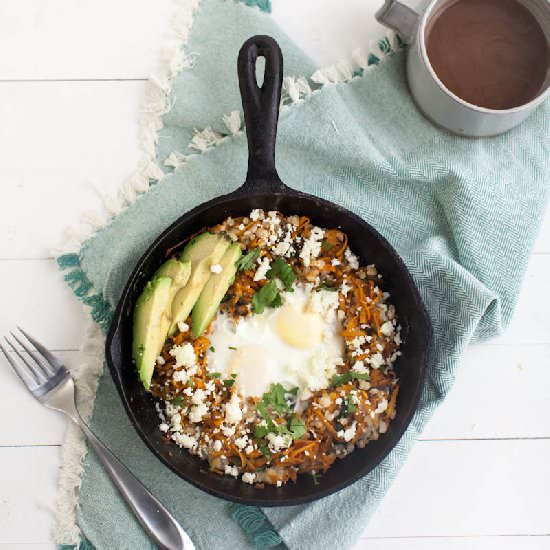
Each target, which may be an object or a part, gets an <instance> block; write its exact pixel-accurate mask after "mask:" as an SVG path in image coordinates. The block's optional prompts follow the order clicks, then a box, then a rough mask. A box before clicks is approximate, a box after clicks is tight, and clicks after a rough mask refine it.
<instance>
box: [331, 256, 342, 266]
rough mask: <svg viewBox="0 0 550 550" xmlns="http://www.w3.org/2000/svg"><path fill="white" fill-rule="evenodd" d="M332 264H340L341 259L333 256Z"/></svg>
mask: <svg viewBox="0 0 550 550" xmlns="http://www.w3.org/2000/svg"><path fill="white" fill-rule="evenodd" d="M330 263H331V265H340V260H339V259H338V258H332V260H331V262H330Z"/></svg>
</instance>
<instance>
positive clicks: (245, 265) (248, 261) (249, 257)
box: [236, 248, 260, 271]
mask: <svg viewBox="0 0 550 550" xmlns="http://www.w3.org/2000/svg"><path fill="white" fill-rule="evenodd" d="M259 256H260V249H259V248H253V249H252V250H251V251H250V252H249V253H248V254H246V255H244V256H243V257H242V258H241V259H239V260H238V261H237V263H236V265H237V269H238V270H239V271H246V270H247V269H252V267H254V262H255V261H256V260H257V259H258V257H259Z"/></svg>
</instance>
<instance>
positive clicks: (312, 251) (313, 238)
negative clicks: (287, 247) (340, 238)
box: [300, 226, 325, 267]
mask: <svg viewBox="0 0 550 550" xmlns="http://www.w3.org/2000/svg"><path fill="white" fill-rule="evenodd" d="M324 236H325V232H324V230H323V229H321V228H320V227H317V226H314V227H313V229H312V230H311V233H310V235H309V237H308V238H307V239H306V240H305V241H304V244H303V245H302V250H301V251H300V258H301V259H302V262H303V264H304V265H305V266H306V267H307V266H309V265H310V263H311V259H312V258H317V257H318V256H319V254H320V253H321V241H322V239H323V237H324Z"/></svg>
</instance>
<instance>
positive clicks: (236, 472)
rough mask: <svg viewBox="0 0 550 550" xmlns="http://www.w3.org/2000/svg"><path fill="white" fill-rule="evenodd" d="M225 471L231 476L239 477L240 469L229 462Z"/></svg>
mask: <svg viewBox="0 0 550 550" xmlns="http://www.w3.org/2000/svg"><path fill="white" fill-rule="evenodd" d="M224 471H225V473H226V474H227V475H229V476H233V477H237V476H238V475H239V469H238V468H237V466H230V465H229V464H226V466H225V470H224Z"/></svg>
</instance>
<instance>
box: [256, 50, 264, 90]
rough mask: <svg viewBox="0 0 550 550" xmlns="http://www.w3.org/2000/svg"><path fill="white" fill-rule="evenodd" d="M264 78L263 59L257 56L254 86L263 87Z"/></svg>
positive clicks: (261, 56)
mask: <svg viewBox="0 0 550 550" xmlns="http://www.w3.org/2000/svg"><path fill="white" fill-rule="evenodd" d="M264 78H265V57H264V56H263V55H259V56H258V58H257V59H256V84H257V86H258V88H261V87H262V86H263V85H264Z"/></svg>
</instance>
